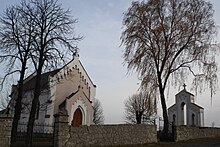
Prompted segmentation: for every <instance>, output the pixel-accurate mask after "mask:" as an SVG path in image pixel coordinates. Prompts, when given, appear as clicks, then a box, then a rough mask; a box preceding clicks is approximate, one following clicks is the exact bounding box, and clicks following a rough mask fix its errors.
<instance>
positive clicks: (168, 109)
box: [168, 104, 176, 110]
mask: <svg viewBox="0 0 220 147" xmlns="http://www.w3.org/2000/svg"><path fill="white" fill-rule="evenodd" d="M174 106H176V104H173V105H172V106H170V107H169V108H168V110H169V109H171V108H173V107H174Z"/></svg>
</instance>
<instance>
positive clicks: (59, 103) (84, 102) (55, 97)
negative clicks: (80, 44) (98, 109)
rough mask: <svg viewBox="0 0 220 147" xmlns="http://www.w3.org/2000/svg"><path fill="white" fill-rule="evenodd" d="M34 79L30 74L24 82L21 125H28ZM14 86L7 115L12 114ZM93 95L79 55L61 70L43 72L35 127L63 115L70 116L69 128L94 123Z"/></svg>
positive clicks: (94, 88) (93, 90) (89, 80)
mask: <svg viewBox="0 0 220 147" xmlns="http://www.w3.org/2000/svg"><path fill="white" fill-rule="evenodd" d="M35 80H36V76H35V74H32V75H30V76H29V77H27V78H26V79H25V81H24V93H23V100H22V107H23V109H22V114H21V117H20V120H19V122H20V123H27V122H28V118H29V113H30V108H31V101H32V99H33V96H34V94H33V92H34V85H35ZM16 90H17V85H13V87H12V95H11V97H12V100H11V102H10V107H9V108H10V111H9V112H10V113H11V114H13V113H14V102H15V101H14V100H15V98H16V96H17V91H16ZM95 94H96V85H94V84H93V82H92V80H91V79H90V77H89V75H88V74H87V72H86V70H85V69H84V67H83V65H82V63H81V62H80V60H79V55H78V53H75V54H74V55H73V59H72V60H71V61H70V62H69V63H67V64H66V65H65V66H63V67H62V68H60V69H56V70H54V71H51V72H47V73H44V74H43V75H42V79H41V95H40V97H39V106H38V110H37V114H36V120H35V123H36V124H49V125H52V124H53V123H54V114H57V113H59V112H65V113H67V114H68V115H69V117H68V121H69V125H74V126H79V125H88V126H89V125H90V124H91V123H92V120H93V107H92V102H93V100H94V98H95Z"/></svg>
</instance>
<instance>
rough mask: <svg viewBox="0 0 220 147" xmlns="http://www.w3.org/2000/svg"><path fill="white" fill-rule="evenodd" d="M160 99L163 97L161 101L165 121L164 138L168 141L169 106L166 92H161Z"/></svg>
mask: <svg viewBox="0 0 220 147" xmlns="http://www.w3.org/2000/svg"><path fill="white" fill-rule="evenodd" d="M160 97H161V99H160V100H161V105H162V111H163V120H164V127H163V137H164V139H168V129H169V120H168V115H167V106H166V100H165V96H164V91H160Z"/></svg>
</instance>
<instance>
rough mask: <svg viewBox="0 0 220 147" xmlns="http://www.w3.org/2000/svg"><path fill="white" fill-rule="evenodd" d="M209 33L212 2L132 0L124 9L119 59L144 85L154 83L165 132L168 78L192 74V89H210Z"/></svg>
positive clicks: (212, 75) (212, 79) (212, 60)
mask: <svg viewBox="0 0 220 147" xmlns="http://www.w3.org/2000/svg"><path fill="white" fill-rule="evenodd" d="M215 33H216V26H215V23H214V20H213V6H212V4H211V3H210V2H207V1H204V0H156V1H155V0H148V1H146V2H145V1H143V2H138V1H135V2H132V4H131V7H130V8H129V9H128V10H127V12H125V13H124V19H123V33H122V36H121V40H122V44H123V45H125V50H124V54H123V57H124V61H125V63H126V64H127V68H128V70H129V71H130V70H136V71H137V73H138V75H139V76H140V79H142V84H141V85H142V86H143V87H144V89H147V90H148V89H151V88H152V87H155V88H157V92H155V94H159V95H160V101H161V106H162V110H163V118H164V129H163V133H164V135H165V136H167V134H168V125H169V123H168V115H167V106H166V98H165V94H164V93H165V89H166V87H167V86H168V84H167V83H168V82H169V81H170V80H171V79H173V81H172V82H174V83H176V82H178V81H182V83H183V82H184V80H186V79H187V77H189V75H192V77H194V80H193V83H192V84H193V85H194V86H195V87H194V88H195V89H196V90H198V89H197V88H209V89H210V90H211V95H212V94H213V93H214V92H215V91H216V85H217V74H216V71H217V65H216V62H215V55H216V54H215V53H216V52H217V51H218V50H217V49H216V48H215V47H214V45H213V44H212V43H213V39H214V37H215ZM195 67H196V68H195ZM171 77H173V78H171ZM182 83H181V84H182ZM204 83H206V84H204ZM204 86H205V87H204Z"/></svg>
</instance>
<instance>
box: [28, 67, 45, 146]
mask: <svg viewBox="0 0 220 147" xmlns="http://www.w3.org/2000/svg"><path fill="white" fill-rule="evenodd" d="M41 73H42V64H39V68H38V70H37V75H36V81H35V89H34V99H33V100H32V105H31V112H30V116H29V120H28V126H27V134H26V144H27V145H29V146H31V145H32V140H33V128H34V122H35V115H36V111H37V107H38V103H39V96H40V92H41V86H40V85H41ZM38 111H39V110H38Z"/></svg>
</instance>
